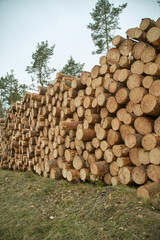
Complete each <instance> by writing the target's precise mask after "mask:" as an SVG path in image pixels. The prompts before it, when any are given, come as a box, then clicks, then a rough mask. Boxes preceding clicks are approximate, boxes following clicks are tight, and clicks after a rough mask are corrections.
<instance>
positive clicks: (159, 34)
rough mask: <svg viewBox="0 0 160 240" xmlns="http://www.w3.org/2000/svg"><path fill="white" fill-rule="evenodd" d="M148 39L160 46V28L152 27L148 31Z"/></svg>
mask: <svg viewBox="0 0 160 240" xmlns="http://www.w3.org/2000/svg"><path fill="white" fill-rule="evenodd" d="M147 40H148V42H149V43H152V44H153V45H154V46H156V47H158V48H160V28H158V27H152V28H150V29H149V31H148V32H147Z"/></svg>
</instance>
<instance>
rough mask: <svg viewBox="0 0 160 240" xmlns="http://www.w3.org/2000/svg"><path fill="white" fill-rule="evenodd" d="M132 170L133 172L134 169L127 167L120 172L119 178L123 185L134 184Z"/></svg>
mask: <svg viewBox="0 0 160 240" xmlns="http://www.w3.org/2000/svg"><path fill="white" fill-rule="evenodd" d="M132 170H133V167H130V166H125V167H122V168H120V170H119V172H118V176H119V179H120V181H121V183H122V184H126V185H127V184H130V183H132V182H133V179H132Z"/></svg>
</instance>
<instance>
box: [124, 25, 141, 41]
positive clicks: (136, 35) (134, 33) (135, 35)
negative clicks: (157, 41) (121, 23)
mask: <svg viewBox="0 0 160 240" xmlns="http://www.w3.org/2000/svg"><path fill="white" fill-rule="evenodd" d="M126 34H127V36H128V37H129V38H132V39H135V40H139V41H146V33H145V32H144V31H142V30H141V29H140V28H138V27H136V28H130V29H128V30H127V31H126Z"/></svg>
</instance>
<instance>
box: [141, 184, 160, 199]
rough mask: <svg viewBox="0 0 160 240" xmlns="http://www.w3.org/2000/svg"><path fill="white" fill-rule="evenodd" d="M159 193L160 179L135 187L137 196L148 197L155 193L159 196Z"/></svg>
mask: <svg viewBox="0 0 160 240" xmlns="http://www.w3.org/2000/svg"><path fill="white" fill-rule="evenodd" d="M159 194H160V181H157V182H153V183H149V184H146V185H144V186H141V187H139V188H138V189H137V196H138V197H143V198H150V197H154V196H156V195H157V196H159Z"/></svg>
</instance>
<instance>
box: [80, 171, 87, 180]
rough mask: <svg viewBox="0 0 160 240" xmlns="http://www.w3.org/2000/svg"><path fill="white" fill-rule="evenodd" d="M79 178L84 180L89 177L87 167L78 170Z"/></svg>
mask: <svg viewBox="0 0 160 240" xmlns="http://www.w3.org/2000/svg"><path fill="white" fill-rule="evenodd" d="M80 179H81V180H82V181H83V182H85V181H86V180H87V179H89V169H88V168H82V169H81V170H80Z"/></svg>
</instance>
